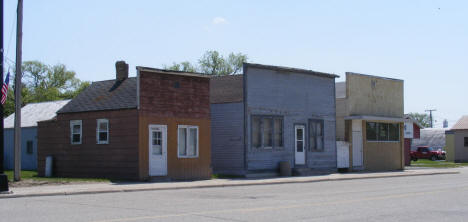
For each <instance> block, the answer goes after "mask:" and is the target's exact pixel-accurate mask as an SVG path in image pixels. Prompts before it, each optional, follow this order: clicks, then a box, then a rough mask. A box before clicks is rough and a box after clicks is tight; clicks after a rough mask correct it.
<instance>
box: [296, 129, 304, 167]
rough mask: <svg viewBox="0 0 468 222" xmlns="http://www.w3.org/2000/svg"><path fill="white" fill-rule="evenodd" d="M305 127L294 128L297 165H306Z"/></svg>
mask: <svg viewBox="0 0 468 222" xmlns="http://www.w3.org/2000/svg"><path fill="white" fill-rule="evenodd" d="M304 132H305V127H304V126H301V125H298V126H295V127H294V138H295V139H294V144H295V146H294V149H295V152H296V155H295V157H296V165H304V164H305V135H304V134H305V133H304Z"/></svg>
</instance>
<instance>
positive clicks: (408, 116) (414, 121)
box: [405, 114, 424, 129]
mask: <svg viewBox="0 0 468 222" xmlns="http://www.w3.org/2000/svg"><path fill="white" fill-rule="evenodd" d="M405 119H407V120H411V121H412V122H413V123H414V124H416V125H417V126H418V127H419V128H420V129H424V127H423V126H422V125H421V124H420V123H419V122H418V121H417V120H415V119H414V118H413V117H411V116H410V115H408V114H405Z"/></svg>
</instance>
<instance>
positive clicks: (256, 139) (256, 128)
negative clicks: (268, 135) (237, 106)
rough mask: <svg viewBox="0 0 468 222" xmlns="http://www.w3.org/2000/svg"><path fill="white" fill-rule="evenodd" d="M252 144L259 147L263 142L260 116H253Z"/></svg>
mask: <svg viewBox="0 0 468 222" xmlns="http://www.w3.org/2000/svg"><path fill="white" fill-rule="evenodd" d="M252 146H253V147H255V148H259V147H261V146H262V144H261V134H260V117H256V116H254V117H252Z"/></svg>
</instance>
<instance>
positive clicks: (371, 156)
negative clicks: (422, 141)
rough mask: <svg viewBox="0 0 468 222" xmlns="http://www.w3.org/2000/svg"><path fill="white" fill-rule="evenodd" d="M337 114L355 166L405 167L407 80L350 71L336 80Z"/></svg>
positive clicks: (377, 168)
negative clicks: (405, 96)
mask: <svg viewBox="0 0 468 222" xmlns="http://www.w3.org/2000/svg"><path fill="white" fill-rule="evenodd" d="M336 115H337V116H336V129H337V136H336V137H337V141H345V142H347V143H348V144H349V149H350V151H349V156H350V158H349V161H350V167H351V168H352V169H353V170H371V171H381V170H399V169H403V168H404V136H403V135H404V133H403V129H404V107H403V80H399V79H390V78H384V77H378V76H370V75H364V74H358V73H351V72H347V73H346V82H338V83H336Z"/></svg>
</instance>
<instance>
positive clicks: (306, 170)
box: [293, 167, 337, 176]
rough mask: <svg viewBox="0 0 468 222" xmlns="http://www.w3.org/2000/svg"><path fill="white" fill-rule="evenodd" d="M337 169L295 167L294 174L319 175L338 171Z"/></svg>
mask: <svg viewBox="0 0 468 222" xmlns="http://www.w3.org/2000/svg"><path fill="white" fill-rule="evenodd" d="M336 171H337V170H336V169H311V168H306V167H296V168H293V175H294V176H318V175H327V174H332V173H336Z"/></svg>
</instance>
